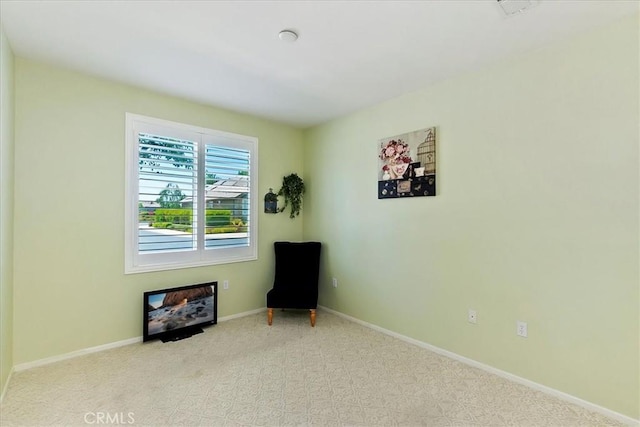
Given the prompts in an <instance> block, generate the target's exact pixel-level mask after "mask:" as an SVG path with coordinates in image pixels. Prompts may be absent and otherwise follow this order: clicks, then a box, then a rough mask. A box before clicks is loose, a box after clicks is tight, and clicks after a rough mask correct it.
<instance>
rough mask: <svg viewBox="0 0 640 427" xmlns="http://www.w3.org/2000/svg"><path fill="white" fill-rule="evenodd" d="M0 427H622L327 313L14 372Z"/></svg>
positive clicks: (241, 322)
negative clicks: (112, 426) (312, 320)
mask: <svg viewBox="0 0 640 427" xmlns="http://www.w3.org/2000/svg"><path fill="white" fill-rule="evenodd" d="M100 421H101V422H100ZM0 424H1V425H2V426H3V427H9V426H38V425H60V426H76V425H78V426H86V425H100V424H102V425H105V424H120V425H125V424H126V425H135V426H316V425H317V426H616V425H621V424H620V423H618V422H617V421H616V420H611V419H608V418H605V417H604V416H602V415H600V414H598V413H594V412H590V411H588V410H586V409H584V408H582V407H580V406H576V405H573V404H570V403H567V402H565V401H562V400H559V399H556V398H554V397H550V396H548V395H546V394H544V393H541V392H539V391H536V390H533V389H530V388H528V387H526V386H523V385H520V384H516V383H513V382H510V381H508V380H506V379H503V378H501V377H497V376H495V375H493V374H490V373H487V372H485V371H482V370H479V369H476V368H473V367H470V366H468V365H465V364H463V363H460V362H458V361H455V360H452V359H449V358H447V357H444V356H442V355H439V354H436V353H433V352H431V351H429V350H426V349H424V348H420V347H417V346H415V345H412V344H410V343H406V342H404V341H401V340H399V339H396V338H394V337H390V336H388V335H385V334H382V333H380V332H377V331H374V330H372V329H369V328H366V327H363V326H361V325H358V324H355V323H353V322H350V321H348V320H345V319H343V318H341V317H338V316H335V315H333V314H331V313H327V312H325V311H319V312H318V320H317V324H316V327H315V328H311V327H310V326H309V321H308V314H307V313H306V312H303V311H285V312H280V311H277V312H275V316H274V323H273V326H272V327H269V326H267V324H266V314H264V313H260V314H256V315H250V316H246V317H242V318H238V319H233V320H229V321H226V322H221V323H219V324H217V325H215V326H212V327H209V328H208V329H206V330H205V332H204V333H203V334H199V335H195V336H194V337H192V338H189V339H186V340H182V341H177V342H170V343H166V344H165V343H162V342H159V341H152V342H148V343H144V344H143V343H139V344H132V345H128V346H124V347H119V348H115V349H111V350H107V351H103V352H100V353H93V354H89V355H85V356H81V357H77V358H74V359H69V360H65V361H61V362H57V363H53V364H49V365H46V366H42V367H37V368H32V369H29V370H25V371H20V372H16V373H14V375H13V376H12V378H11V381H10V383H9V387H8V389H7V392H6V395H5V399H4V402H3V404H2V407H1V412H0Z"/></svg>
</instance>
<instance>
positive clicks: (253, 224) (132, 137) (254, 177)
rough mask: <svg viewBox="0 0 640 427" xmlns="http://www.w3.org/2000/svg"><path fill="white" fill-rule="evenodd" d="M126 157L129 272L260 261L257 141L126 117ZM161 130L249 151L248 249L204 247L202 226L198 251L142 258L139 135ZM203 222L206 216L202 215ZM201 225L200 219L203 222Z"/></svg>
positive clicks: (201, 179)
mask: <svg viewBox="0 0 640 427" xmlns="http://www.w3.org/2000/svg"><path fill="white" fill-rule="evenodd" d="M125 116H126V117H125V122H126V126H125V127H126V137H125V145H126V153H125V165H126V171H125V227H124V228H125V239H124V240H125V247H124V253H125V268H124V272H125V274H131V273H144V272H151V271H163V270H174V269H180V268H190V267H200V266H207V265H216V264H227V263H233V262H243V261H252V260H256V259H257V258H258V250H257V248H258V216H257V206H258V197H257V189H258V182H257V181H258V139H257V138H255V137H251V136H245V135H238V134H234V133H229V132H223V131H218V130H213V129H207V128H202V127H199V126H192V125H187V124H183V123H177V122H172V121H168V120H163V119H157V118H152V117H146V116H142V115H139V114H132V113H126V115H125ZM149 131H151V132H158V131H160V132H162V135H163V136H168V137H172V138H185V139H189V140H194V136H196V137H197V138H198V141H197V142H198V144H199V145H200V146H204V145H205V144H208V145H216V146H222V147H229V148H239V149H243V150H248V151H249V153H250V155H249V156H250V157H249V171H250V172H249V229H248V233H249V236H248V239H249V244H248V246H243V247H236V248H230V247H227V248H209V249H205V248H204V239H205V238H206V237H205V234H204V227H198V228H199V230H198V232H197V240H198V244H197V249H194V250H190V251H176V252H166V253H150V254H146V253H145V254H140V253H139V250H138V243H139V238H138V230H139V215H138V213H139V210H138V201H139V200H138V199H139V164H138V150H139V148H138V134H139V133H140V132H149ZM204 151H205V150H204V149H199V150H198V152H199V154H198V159H197V162H198V163H199V164H200V166H199V167H198V181H197V193H198V198H199V200H200V203H198V206H199V207H198V209H202V211H201V213H202V214H203V213H204V205H205V204H204V198H205V196H204V192H205V189H206V186H205V168H204V167H202V166H201V165H202V164H203V163H204ZM198 217H199V218H204V215H202V216H200V215H198ZM201 222H202V221H201Z"/></svg>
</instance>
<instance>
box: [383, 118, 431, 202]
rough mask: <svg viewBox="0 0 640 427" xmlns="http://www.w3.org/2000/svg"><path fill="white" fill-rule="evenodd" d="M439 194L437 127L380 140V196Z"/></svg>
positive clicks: (390, 197)
mask: <svg viewBox="0 0 640 427" xmlns="http://www.w3.org/2000/svg"><path fill="white" fill-rule="evenodd" d="M435 195H436V128H435V127H430V128H425V129H421V130H416V131H413V132H409V133H405V134H402V135H396V136H392V137H388V138H383V139H381V140H380V150H379V151H378V199H397V198H400V197H420V196H435Z"/></svg>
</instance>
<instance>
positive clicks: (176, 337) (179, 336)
mask: <svg viewBox="0 0 640 427" xmlns="http://www.w3.org/2000/svg"><path fill="white" fill-rule="evenodd" d="M203 332H204V330H202V328H189V329H183V330H179V331H176V332H175V333H172V334H169V335H166V336H164V337H162V338H161V340H162V342H169V341H180V340H183V339H185V338H191V337H192V336H193V335H196V334H201V333H203Z"/></svg>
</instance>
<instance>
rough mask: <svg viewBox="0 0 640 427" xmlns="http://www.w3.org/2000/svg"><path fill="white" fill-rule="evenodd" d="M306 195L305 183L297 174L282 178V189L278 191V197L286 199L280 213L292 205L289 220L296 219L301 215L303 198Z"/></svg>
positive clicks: (279, 210)
mask: <svg viewBox="0 0 640 427" xmlns="http://www.w3.org/2000/svg"><path fill="white" fill-rule="evenodd" d="M303 195H304V182H303V181H302V178H300V177H299V176H298V174H296V173H292V174H290V175H287V176H285V177H284V178H282V187H281V188H280V190H279V191H278V196H283V197H284V206H283V207H281V208H279V209H278V212H284V210H285V209H286V208H287V206H289V204H290V205H291V212H290V214H289V218H295V217H296V216H298V215H300V208H302V196H303Z"/></svg>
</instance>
